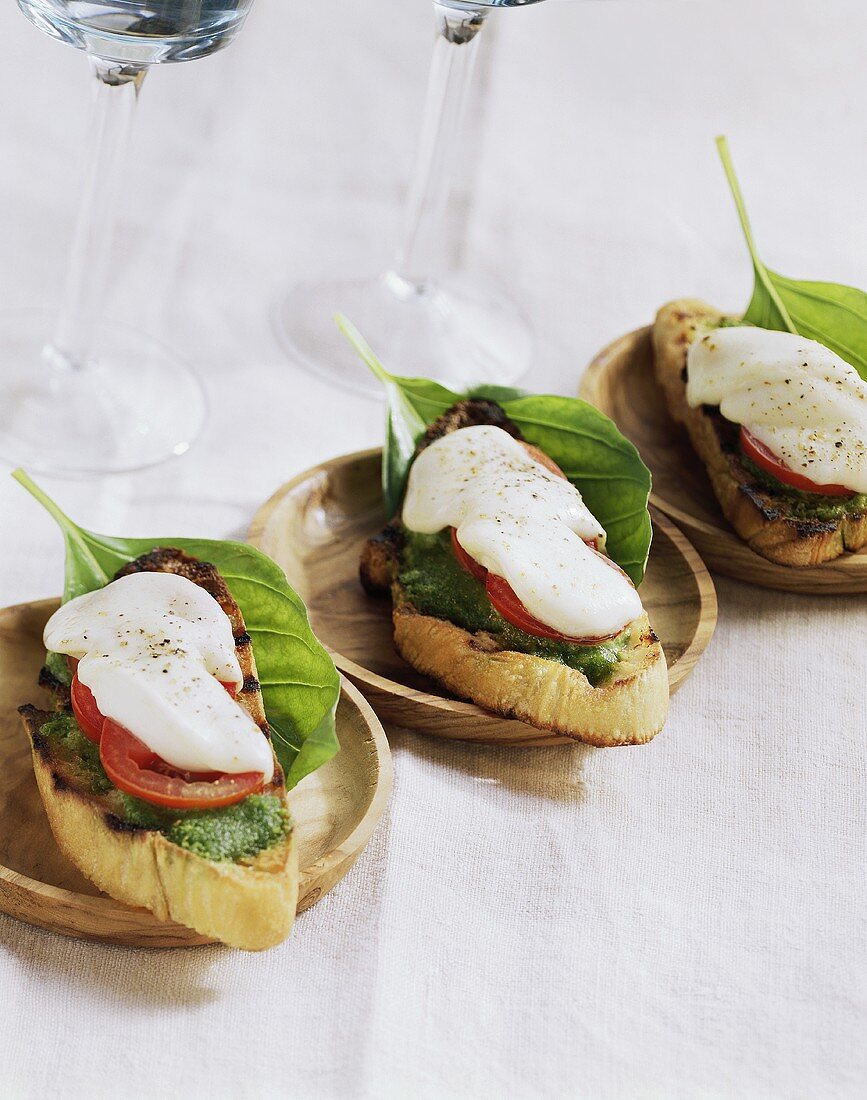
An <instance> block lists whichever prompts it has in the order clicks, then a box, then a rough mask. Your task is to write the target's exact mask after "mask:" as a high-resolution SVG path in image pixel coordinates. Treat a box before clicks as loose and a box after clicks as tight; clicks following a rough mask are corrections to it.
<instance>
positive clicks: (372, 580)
mask: <svg viewBox="0 0 867 1100" xmlns="http://www.w3.org/2000/svg"><path fill="white" fill-rule="evenodd" d="M482 404H484V405H489V404H490V403H489V402H475V401H462V402H460V403H459V404H458V405H456V406H454V407H453V408H452V409H450V410H449V411H448V412H447V413H445V414H444V416H443V417H441V418H440V419H439V420H438V421H436V422H435V423H434V424H433V425H432V426H431V428H430V429H429V430H428V432H427V434H426V436H425V438H424V440H423V441H422V444H421V446H422V447H423V446H426V445H427V444H428V443H430V442H432V441H433V440H434V439H436V438H439V436H441V435H444V434H446V432H448V431H455V430H457V429H458V428H462V427H467V426H468V425H469V424H478V423H495V424H496V425H497V426H498V427H502V428H504V430H506V431H509V434H511V435H513V436H515V438H518V439H520V438H521V436H520V432H519V431H518V430H517V428H516V427H515V425H514V424H511V423H510V422H508V421H505V422H504V419H503V414H502V410H501V409H499V406H494V408H495V410H497V411H496V412H494V413H493V414H491V413H490V412H489V411H487V410H482V409H480V408H479V406H480V405H482ZM482 417H490V418H482ZM525 446H527V447H528V449H530V450H531V451H532V453H533V455H534V457H536V458H537V459H538V460H539V461H541V462H543V463H544V464H546V465H549V468H552V469H553V470H554V471H555V472H560V471H559V470H558V468H557V467H556V466H555V465H554V464H553V463H551V460H550V458H548V456H546V455H544V454H542V452H540V451H538V449H537V448H535V447H530V445H529V444H526V443H525ZM402 545H403V528H402V525H401V524H400V521H399V520H395V521H393V522H392V523H390V524H389V525H388V526H387V527H386V528H385V529H384V530H383V531H382V532H381V533H380V534H379V535H377V536H375V537H374V538H372V539H370V540H369V541H368V542H367V543H366V545H365V547H364V549H363V551H362V556H361V564H360V577H361V583H362V585H363V586H364V588H365V590H366V591H367V592H368V593H369V594H370V595H375V594H378V593H379V594H383V593H386V592H390V593H391V598H392V603H393V622H394V643H395V647H396V648H397V651H398V652H399V653H400V655H401V656H402V657H403V659H404V660H405V661H406V662H407V663H408V664H410V665H412V667H413V668H414V669H416V670H417V671H418V672H421V673H423V674H424V675H426V676H430V677H432V678H433V679H434V680H436V681H438V682H439V683H440V684H442V686H443V687H445V688H446V689H447V690H448V691H450V692H452V693H453V694H454V695H456V696H458V697H459V698H461V699H466V700H468V701H470V702H472V703H476V704H478V705H479V706H481V707H484V708H485V709H486V710H490V711H493V712H494V713H495V714H499V715H502V716H503V717H504V718H517V719H519V720H520V721H522V722H527V723H529V724H530V725H532V726H536V727H537V728H538V729H543V730H550V731H551V732H552V733H557V734H560V735H562V736H564V737H571V738H574V739H575V740H576V741H583V742H586V743H587V744H590V745H598V746H600V747H605V746H614V745H638V744H642V743H644V742H646V741H649V740H651V738H653V737H654V736H655V735H656V734H657V733H658V732H659V731H660V730H661V729H662V726H663V725H664V723H665V718H666V715H667V713H668V672H667V668H666V662H665V656H664V654H663V652H662V646H661V645H660V644H659V639H658V638H657V637H656V635H655V634H654V633H653V631H652V629H651V627H650V623H649V621H648V618H647V615H646V614H643V615H641V616H640V617H639V618H638V619H636V620H635V621H634V622H632V623H630V624H629V631H630V640H629V642H628V644H627V646H626V648H625V650H624V651H623V654H622V659H621V660H620V661H619V663H618V664H617V666H616V668H615V670H614V671H613V673H612V674H611V676H610V677H609V678H608V679H607V680H606V681H604V682H603V683H601V684H598V685H597V686H595V687H594V686H593V685H592V684H591V683H590V681H589V680H588V679H587V677H586V676H585V675H584V673H583V672H581V671H579V670H578V669H573V668H569V667H568V666H566V665H564V664H561V663H560V662H559V661H555V660H549V659H548V658H545V657H538V656H535V655H532V654H527V653H519V652H516V651H514V650H509V649H505V648H503V646H502V645H501V643H500V642H499V641H498V639H497V637H496V635H494V634H490V633H487V632H480V633H476V634H471V633H470V632H469V631H467V630H464V629H462V628H461V627H459V626H457V625H456V624H455V623H452V622H450V621H448V620H447V619H441V618H437V617H435V616H433V615H428V614H423V613H421V612H420V611H419V610H418V609H417V608H416V607H414V606H413V604H412V603H411V602H410V601H409V599H408V598H407V595H406V592H405V591H404V589H403V587H402V585H401V584H400V580H399V573H400V565H401V552H402Z"/></svg>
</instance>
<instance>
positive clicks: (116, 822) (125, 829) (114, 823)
mask: <svg viewBox="0 0 867 1100" xmlns="http://www.w3.org/2000/svg"><path fill="white" fill-rule="evenodd" d="M103 820H104V821H105V823H106V825H107V826H108V827H109V829H111V830H112V831H113V832H115V833H151V832H153V831H154V830H153V829H148V828H147V827H146V826H144V825H133V824H132V822H130V821H122V820H121V819H120V818H119V817H118V816H117V814H113V813H110V812H106V813H105V814H103Z"/></svg>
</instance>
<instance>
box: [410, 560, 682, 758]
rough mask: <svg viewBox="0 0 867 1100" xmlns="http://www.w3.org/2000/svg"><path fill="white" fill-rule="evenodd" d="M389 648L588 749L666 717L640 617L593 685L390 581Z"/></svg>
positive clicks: (636, 735) (659, 668)
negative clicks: (421, 606) (418, 602)
mask: <svg viewBox="0 0 867 1100" xmlns="http://www.w3.org/2000/svg"><path fill="white" fill-rule="evenodd" d="M392 599H393V600H394V601H395V606H394V614H393V619H394V643H395V646H396V647H397V650H398V652H399V653H400V655H401V656H402V657H403V659H404V660H405V661H406V662H407V663H408V664H410V665H412V667H413V668H414V669H416V670H417V671H419V672H422V673H424V674H425V675H426V676H431V677H433V679H435V680H437V681H438V682H439V683H441V684H442V685H443V687H445V688H447V689H448V690H449V691H451V692H453V693H454V694H455V695H457V696H458V697H459V698H461V699H468V700H469V701H470V702H472V703H476V704H477V705H478V706H481V707H484V708H485V709H486V710H491V711H493V712H494V713H495V714H500V715H502V716H503V717H504V718H517V719H519V720H520V721H522V722H528V723H529V724H530V725H531V726H535V727H536V728H537V729H543V730H550V731H551V732H552V733H558V734H561V735H563V736H564V737H571V738H574V740H576V741H583V742H585V743H586V744H588V745H596V746H598V747H600V748H610V747H613V746H615V745H641V744H644V743H645V742H647V741H650V740H651V739H652V738H653V737H655V736H656V734H657V733H659V731H660V730H661V729H662V727H663V725H664V724H665V719H666V716H667V714H668V671H667V667H666V662H665V656H664V654H663V652H662V646H661V645H660V644H659V639H658V638H657V637H656V635H655V634H654V633H653V631H652V630H651V629H650V623H649V621H648V618H647V615H646V614H644V615H642V616H641V617H640V618H638V619H636V620H635V621H634V622H632V623H630V624H629V629H630V632H631V637H630V641H629V643H628V644H627V647H626V649H625V650H624V653H623V658H622V660H621V661H620V662H619V663H618V665H617V667H616V670H615V671H614V672H613V673H612V675H611V677H610V678H609V679H608V680H606V681H605V682H604V683H602V684H598V685H597V686H596V687H594V686H593V685H592V684H591V683H590V681H589V680H588V679H587V677H586V676H585V675H584V673H583V672H580V671H579V670H578V669H574V668H569V667H567V666H566V665H563V664H560V662H559V661H551V660H548V659H547V658H544V657H535V656H533V655H532V654H528V653H517V652H515V651H514V650H503V649H499V648H498V647H497V642H496V639H495V638H494V636H493V635H491V634H470V633H469V632H468V631H466V630H463V629H462V628H461V627H459V626H455V624H454V623H451V622H448V621H447V620H445V619H437V618H434V617H433V616H432V615H423V614H421V613H420V612H418V611H417V610H416V609H415V608H414V607H413V606H412V604H410V603H408V602H406V600H405V599H404V598H403V592H402V589H401V587H400V585H399V584H398V583H397V582H396V581H395V583H394V586H393V590H392Z"/></svg>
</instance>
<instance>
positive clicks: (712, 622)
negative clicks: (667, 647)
mask: <svg viewBox="0 0 867 1100" xmlns="http://www.w3.org/2000/svg"><path fill="white" fill-rule="evenodd" d="M381 454H382V448H381V447H368V448H366V449H364V450H361V451H352V452H351V453H349V454H345V455H337V456H336V457H334V458H330V459H327V460H326V461H325V462H320V463H318V464H317V465H316V466H311V467H309V468H308V469H306V470H302V471H301V472H300V473H298V474H296V475H295V476H294V477H293V478H290V480H289V481H287V482H285V484H283V485H281V486H280V488H279V489H277V490H276V491H275V492H274V493H272V494H271V496H270V497H268V499H267V500H266V501H265V502H264V503H263V504H262V505H261V506H260V507H259V508H258V509H257V511H256V514H255V515H254V516H253V520H252V522H251V523H250V528H249V530H248V532H247V541H248V542H249V543H251V545H253V546H255V547H257V548H258V549H261V541H262V537H263V535H264V532H265V530H266V529H267V526H268V523H269V521H270V519H271V517H272V515H273V514H274V513H275V512H276V511H277V509H278V508H279V507H280V505H281V504H282V502H283V500H284V499H285V497H287V496H288V495H289V494H290V493H291V492H292V491H293V489H296V488H297V487H298V486H299V485H302V484H303V483H304V482H305V481H309V479H310V478H311V477H312V476H313V475H314V474H317V473H326V472H327V471H329V470H331V469H334V468H335V467H341V466H346V465H349V464H350V463H352V462H365V461H368V460H369V459H371V458H375V457H376V456H378V455H381ZM651 518H652V520H653V524H654V526H657V527H659V529H660V530H661V531H663V532H664V533H665V535H666V536H667V537H668V538H669V539H671V541H672V542H673V543H674V545H675V546H676V547H677V549H678V550H679V551H680V553H681V554H682V555H683V557H684V559H685V560H686V562H687V564H688V566H689V568H690V570H691V572H692V575H693V577H694V578H695V581H696V587H697V589H698V627H697V629H696V632H695V634H694V635H693V638H692V640H691V642H690V644H689V645H688V646H687V648H686V649H685V650H684V652H683V653H682V654H681V657H680V659H679V660H678V662H677V665H676V666H675V668H676V669H678V668H679V669H681V671H680V674H679V675H677V676H676V677H675V678H674V679H672V678H671V675H670V670H669V691H670V693H671V694H674V692H675V691H676V690H677V689H678V688H679V687H680V685H681V684H682V683H683V682H684V681H685V680H687V679H688V678H689V676H690V674H691V673H692V670H693V668H694V667H695V665H696V663H697V661H698V659H699V657H700V656H701V654H702V653H703V652H704V650H705V649H706V648H707V646H708V643H709V642H710V639H711V638H712V636H713V633H714V631H715V629H716V624H717V617H718V607H719V605H718V602H717V595H716V588H715V586H714V583H713V578H712V577H711V575H710V573H709V572H708V569H707V566H706V565H705V563H704V561H703V560H702V558H701V556H700V555H699V554H698V552H697V551H696V549H695V547H694V546H693V545H692V544H691V543H690V541H689V539H687V537H686V536H685V535H684V533H683V532H682V531H681V530H680V529H679V528H678V527H677V526H676V525H675V524H674V523H672V522H671V520H670V519H668V518H667V517H666V516H665V515H664V514H663V513H662V512H661V510H653V511H652V512H651ZM320 640H321V639H320ZM322 644H323V645H324V646H325V648H326V649H327V650H328V652H329V653H330V654H331V657H332V659H333V660H334V663H335V664H336V665H337V667H338V668H339V669H340V671H341V672H345V673H346V675H347V676H351V677H352V678H353V679H354V680H357V681H359V682H361V683H363V684H365V685H367V686H368V687H370V688H371V689H374V690H375V691H378V692H382V693H383V694H386V695H391V696H395V697H397V698H399V699H404V700H406V701H407V702H408V703H410V704H412V705H414V706H419V707H429V708H431V709H434V710H438V711H441V712H442V713H443V714H448V715H458V716H461V715H462V716H464V717H466V718H474V719H482V720H485V721H488V722H495V723H499V722H504V721H513V720H509V719H502V718H499V717H498V716H497V715H493V714H491V713H490V712H489V711H487V710H484V709H483V708H482V707H479V706H477V705H476V704H475V703H467V702H464V701H463V700H461V699H446V698H444V697H443V696H441V695H433V694H431V693H429V692H426V691H422V690H421V689H419V688H411V687H407V686H406V685H405V684H400V683H398V682H397V681H396V680H389V679H388V678H387V677H385V676H379V675H378V674H377V673H375V672H371V671H370V670H369V669H367V668H365V667H364V666H363V665H359V664H357V663H356V662H355V661H352V660H351V659H350V658H348V657H346V656H344V654H342V653H340V652H339V651H338V650H336V649H332V648H331V646H329V645H327V643H325V642H323V643H322ZM398 724H399V723H398ZM524 724H525V723H524ZM528 728H529V727H528ZM540 737H546V738H547V739H548V740H549V742H550V738H551V735H550V734H548V733H546V731H540ZM560 740H562V741H563V743H567V742H572V739H571V738H562V739H560ZM572 743H574V742H572Z"/></svg>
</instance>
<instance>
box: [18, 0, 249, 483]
mask: <svg viewBox="0 0 867 1100" xmlns="http://www.w3.org/2000/svg"><path fill="white" fill-rule="evenodd" d="M252 2H253V0H18V6H19V7H20V9H21V10H22V12H23V13H24V14H25V15H26V16H27V17H28V19H30V21H31V22H32V23H34V24H35V25H36V26H37V27H39V28H40V30H43V31H45V32H46V33H47V34H49V35H51V36H52V37H53V38H56V39H58V40H59V41H61V42H65V43H67V44H68V45H71V46H75V47H76V48H78V49H81V50H84V51H86V53H87V54H88V56H89V60H90V65H91V70H92V72H93V75H94V77H95V82H94V85H95V100H94V107H93V113H92V119H91V126H90V135H89V151H88V156H87V161H86V169H85V181H84V193H83V196H82V199H81V205H80V207H79V212H78V219H77V222H76V227H75V231H74V235H73V241H72V246H71V248H70V252H69V257H68V261H67V269H66V279H65V284H64V290H63V294H62V300H61V306H60V310H59V312H58V313H57V314H52V313H51V312H50V311H47V310H41V309H33V310H21V311H7V312H4V313H0V353H2V355H3V369H2V374H0V458H2V459H4V460H6V461H9V462H12V463H14V464H17V465H23V466H27V467H28V468H29V469H32V470H38V471H41V472H44V473H51V474H59V475H67V476H75V475H81V474H88V473H115V472H121V471H128V470H135V469H141V468H143V467H146V466H152V465H154V464H156V463H158V462H161V461H163V460H164V459H167V458H170V457H172V456H173V455H180V454H183V453H184V451H186V450H187V449H188V448H189V446H190V444H191V442H192V441H193V439H194V438H195V437H196V435H197V434H198V433H199V430H200V428H201V426H202V424H203V423H204V418H205V412H206V402H205V395H204V391H203V390H202V386H201V384H200V382H199V380H198V378H197V377H196V376H195V374H193V372H192V371H191V370H190V368H189V367H188V366H187V365H186V364H185V363H184V362H183V360H181V359H180V358H178V357H177V356H176V355H175V354H174V353H173V352H172V351H171V350H170V349H169V348H166V347H164V346H163V345H162V344H161V343H160V342H159V341H157V340H155V339H153V338H152V337H150V336H146V335H144V334H142V333H139V332H137V331H135V330H134V329H130V328H126V327H123V326H120V325H114V324H107V323H104V322H102V321H101V307H102V303H103V299H104V294H105V289H106V287H107V285H108V282H109V280H110V279H111V277H112V275H113V274H114V272H115V270H116V269H115V267H114V266H113V262H112V256H111V237H112V229H113V212H114V203H115V199H116V197H117V192H118V190H119V189H120V186H121V184H122V181H123V173H124V152H125V149H126V144H127V138H128V136H129V131H130V126H131V123H132V119H133V113H134V109H135V105H136V100H137V99H138V95H139V92H140V91H141V87H142V81H143V80H144V77H145V74H146V73H147V71H148V68H149V67H150V66H151V65H154V64H160V63H163V62H170V61H187V60H191V59H193V58H198V57H204V56H205V55H206V54H210V53H212V52H213V51H214V50H218V49H220V48H221V47H222V46H225V45H227V44H228V43H229V42H230V41H231V40H232V38H233V37H234V36H235V34H236V33H237V32H238V30H239V28H240V27H241V25H242V23H243V22H244V19H245V17H246V15H247V12H248V11H249V9H250V6H251V4H252Z"/></svg>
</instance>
